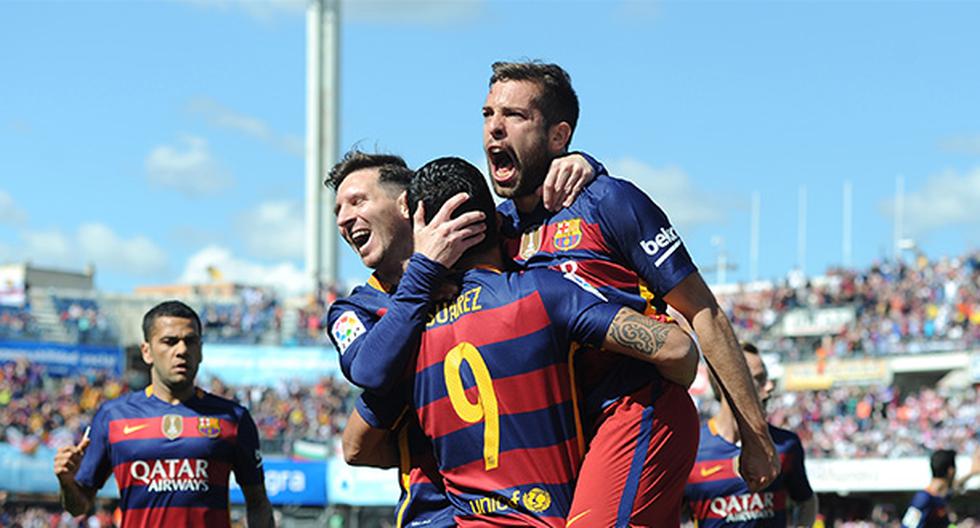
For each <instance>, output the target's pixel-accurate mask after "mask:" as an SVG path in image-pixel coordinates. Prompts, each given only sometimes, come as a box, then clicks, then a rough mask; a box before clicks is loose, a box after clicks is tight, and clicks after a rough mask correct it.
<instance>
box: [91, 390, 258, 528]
mask: <svg viewBox="0 0 980 528" xmlns="http://www.w3.org/2000/svg"><path fill="white" fill-rule="evenodd" d="M89 438H90V439H91V443H90V444H89V446H88V449H87V450H86V451H85V455H84V457H83V458H82V463H81V466H80V467H79V470H78V473H77V474H76V475H75V480H76V481H77V482H78V483H79V484H80V485H82V486H85V487H88V488H93V489H99V488H101V487H102V486H103V485H104V484H105V482H106V480H107V479H108V478H109V474H110V473H112V474H114V475H115V477H116V483H117V485H118V486H119V495H120V501H119V508H120V509H121V510H122V526H123V528H130V527H138V526H216V527H221V526H230V524H231V521H230V518H229V514H228V476H229V474H230V473H231V472H232V471H234V472H235V479H236V480H237V481H238V483H239V484H241V485H242V486H249V485H253V484H259V483H261V482H262V481H263V472H262V455H261V453H260V452H259V435H258V431H257V430H256V428H255V423H254V422H253V421H252V417H251V416H249V414H248V411H247V410H246V409H245V408H244V407H242V406H241V405H238V404H237V403H235V402H232V401H230V400H226V399H224V398H219V397H218V396H214V395H212V394H209V393H207V392H205V391H203V390H201V389H197V390H196V391H195V394H194V396H192V397H191V398H190V399H188V400H187V401H184V402H181V403H178V404H176V405H171V404H169V403H167V402H165V401H163V400H161V399H159V398H156V397H155V396H153V395H152V390H151V387H147V388H146V390H144V391H141V392H135V393H131V394H128V395H126V396H122V397H120V398H117V399H115V400H111V401H108V402H106V403H105V404H103V405H102V407H101V408H99V410H98V412H96V414H95V417H94V418H93V420H92V429H91V431H90V434H89Z"/></svg>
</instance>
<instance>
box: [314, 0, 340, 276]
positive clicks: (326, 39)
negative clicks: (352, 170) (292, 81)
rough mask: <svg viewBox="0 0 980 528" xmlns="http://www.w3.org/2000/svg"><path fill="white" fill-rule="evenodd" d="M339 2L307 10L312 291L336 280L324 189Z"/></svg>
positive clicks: (334, 136) (335, 95) (329, 203)
mask: <svg viewBox="0 0 980 528" xmlns="http://www.w3.org/2000/svg"><path fill="white" fill-rule="evenodd" d="M339 73H340V0H309V4H308V6H307V9H306V273H307V275H308V276H309V277H310V279H311V280H312V281H313V285H314V287H317V286H320V285H327V284H331V283H334V282H335V281H336V279H337V229H336V228H334V223H335V221H334V214H333V201H334V198H333V196H334V195H333V190H332V189H328V188H326V187H325V186H324V185H323V180H324V177H325V176H326V170H327V169H328V168H329V167H332V166H333V164H334V163H336V162H337V150H338V143H339V126H338V123H339V112H340V82H339V81H340V79H339Z"/></svg>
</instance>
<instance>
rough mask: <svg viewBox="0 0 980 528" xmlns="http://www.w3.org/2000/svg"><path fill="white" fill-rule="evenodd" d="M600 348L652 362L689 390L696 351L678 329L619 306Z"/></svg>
mask: <svg viewBox="0 0 980 528" xmlns="http://www.w3.org/2000/svg"><path fill="white" fill-rule="evenodd" d="M602 348H603V349H604V350H608V351H611V352H618V353H620V354H625V355H627V356H630V357H634V358H636V359H639V360H642V361H647V362H649V363H653V364H654V365H656V366H657V370H658V371H659V372H660V374H661V375H663V376H664V377H665V378H667V379H668V380H670V381H673V382H674V383H677V384H678V385H681V386H683V387H685V388H686V387H690V386H691V383H692V382H693V381H694V376H695V375H696V374H697V370H698V349H697V346H696V345H695V344H694V340H693V339H691V336H689V335H687V332H685V331H684V330H682V329H681V328H680V327H679V326H677V325H676V324H672V323H664V322H661V321H657V320H655V319H651V318H649V317H646V316H644V315H643V314H641V313H639V312H637V311H635V310H633V309H630V308H626V307H623V308H622V309H620V310H619V312H618V313H617V314H616V317H615V318H613V320H612V323H611V324H610V325H609V330H608V332H607V333H606V339H605V341H603V344H602Z"/></svg>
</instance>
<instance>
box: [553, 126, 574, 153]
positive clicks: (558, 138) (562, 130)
mask: <svg viewBox="0 0 980 528" xmlns="http://www.w3.org/2000/svg"><path fill="white" fill-rule="evenodd" d="M571 137H572V125H569V124H568V122H567V121H562V122H560V123H556V124H554V125H551V128H550V129H548V150H549V151H550V152H551V153H552V154H558V153H561V152H565V149H567V148H568V141H569V140H570V139H571Z"/></svg>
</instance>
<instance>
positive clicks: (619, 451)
mask: <svg viewBox="0 0 980 528" xmlns="http://www.w3.org/2000/svg"><path fill="white" fill-rule="evenodd" d="M483 116H484V125H483V142H484V150H485V153H486V156H487V161H488V167H489V171H490V177H491V181H492V183H493V187H494V190H495V191H496V192H497V194H498V195H499V196H501V197H504V198H507V199H508V200H507V201H505V202H504V204H502V206H501V207H500V211H501V212H502V213H503V214H504V216H505V218H506V220H505V224H504V235H505V236H506V237H508V238H511V239H512V240H513V243H512V244H511V245H510V254H511V256H513V257H514V258H515V259H517V260H518V261H519V262H521V263H523V264H524V265H526V266H529V267H532V268H533V267H537V266H550V267H555V268H559V269H562V270H564V271H565V272H566V273H571V274H573V275H575V276H577V277H580V278H581V279H582V280H583V281H587V282H588V283H589V284H591V285H592V286H594V287H596V288H598V289H599V291H601V292H602V294H603V295H605V296H606V297H607V298H608V299H609V300H610V301H613V302H619V303H622V304H626V305H631V306H635V307H637V308H641V307H645V308H642V309H643V310H644V311H645V312H646V313H647V314H648V315H651V316H658V317H664V315H665V313H666V308H667V305H670V306H672V307H674V308H675V309H676V310H677V311H678V312H680V313H681V314H682V315H683V316H684V317H685V318H686V319H687V320H688V321H689V322H690V323H691V325H692V327H693V329H694V330H695V332H696V333H697V335H698V341H699V342H700V344H701V347H702V350H703V352H704V354H705V357H706V359H707V360H708V362H709V365H710V366H711V367H712V368H713V369H715V370H716V372H717V373H718V375H719V377H720V380H721V385H722V389H723V391H724V392H725V394H726V396H727V397H730V398H732V401H733V402H734V408H733V411H734V414H735V418H736V422H737V423H738V426H739V429H740V431H741V437H742V442H743V449H742V454H741V464H740V471H741V473H742V475H743V477H744V478H745V479H746V481H747V482H748V483H749V486H750V488H751V489H761V488H764V487H766V486H768V485H769V484H770V483H771V482H772V479H773V478H774V477H775V476H776V474H777V471H778V459H777V458H776V452H775V449H774V447H773V444H772V439H771V438H770V437H769V432H768V429H767V427H766V422H765V418H764V416H763V414H762V409H761V407H760V405H759V402H758V398H757V397H756V395H755V391H754V390H753V388H752V382H751V378H750V376H749V372H748V369H747V367H746V365H745V361H744V359H743V358H742V354H741V353H740V352H739V350H738V343H737V341H736V340H735V336H734V333H733V332H732V329H731V326H730V324H729V322H728V319H727V318H726V316H725V314H724V312H722V310H721V309H720V308H719V307H718V304H717V302H716V300H715V298H714V296H713V294H712V293H711V291H710V290H709V289H708V288H707V286H706V285H705V283H704V281H703V280H702V278H701V275H700V274H699V273H698V272H697V269H696V268H695V266H694V264H693V262H692V261H691V259H690V256H689V255H688V253H687V251H686V249H685V248H684V245H683V243H682V242H681V240H680V237H679V235H678V234H677V231H676V230H675V229H674V228H673V227H672V226H671V225H670V223H669V221H668V220H667V217H666V215H664V213H663V211H661V209H660V208H659V207H657V205H656V204H654V203H653V202H652V201H651V200H650V199H649V198H648V197H647V196H646V195H645V194H644V193H643V192H642V191H640V190H639V189H638V188H636V187H635V186H633V185H632V184H630V183H628V182H625V181H623V180H619V179H615V178H611V177H609V176H608V175H605V174H600V175H599V176H598V177H597V178H596V179H595V180H594V181H592V183H590V184H588V185H587V186H586V187H585V189H584V190H583V191H582V193H581V194H580V195H579V196H578V198H576V199H575V200H574V202H573V203H572V204H571V205H570V206H569V207H567V208H565V209H563V210H561V211H560V212H558V213H555V214H551V213H549V212H548V211H547V210H545V209H544V208H543V207H541V198H540V196H539V195H538V194H537V193H536V192H535V189H536V188H537V187H538V186H540V185H541V182H542V181H543V179H544V176H545V172H546V170H547V167H548V163H549V162H550V161H551V160H552V159H554V158H555V157H556V156H561V155H563V154H564V153H565V152H567V148H568V144H569V142H570V140H571V137H572V133H573V132H574V129H575V125H576V122H577V120H578V99H577V96H576V95H575V92H574V90H573V89H572V86H571V82H570V79H569V77H568V74H567V73H566V72H565V71H564V70H562V69H561V68H560V67H559V66H557V65H553V64H541V63H496V64H494V65H493V75H492V77H491V79H490V91H489V94H488V95H487V99H486V103H485V105H484V107H483ZM587 357H589V360H588V361H584V362H582V363H581V364H579V365H577V366H576V368H577V370H578V371H579V373H580V374H581V375H582V376H583V378H582V381H583V385H584V386H585V390H586V398H587V401H588V406H587V407H588V408H589V409H590V411H592V412H593V414H594V416H595V423H596V425H595V429H594V435H593V437H592V439H591V443H590V446H589V457H587V459H586V460H585V463H584V465H583V469H582V474H581V476H580V481H579V483H580V484H579V489H580V491H581V492H577V493H576V503H575V504H574V505H573V507H572V517H571V518H570V519H569V521H570V522H569V524H570V525H571V524H573V523H574V522H578V523H579V525H586V526H626V525H627V524H629V523H635V524H640V525H657V526H670V525H676V524H677V522H678V518H679V513H680V504H681V498H682V494H683V488H684V482H685V481H686V477H687V474H688V472H689V471H690V467H691V465H692V464H693V462H694V456H695V445H696V434H697V426H696V425H694V426H693V427H690V426H689V424H691V423H692V421H691V419H690V417H689V416H680V415H677V416H675V417H674V418H676V419H677V420H678V421H677V422H674V423H671V422H670V421H669V420H667V419H662V417H661V413H662V409H665V408H672V407H674V406H676V405H685V404H687V405H689V402H686V403H685V400H686V399H688V398H689V397H688V395H687V394H686V393H684V391H681V390H676V389H672V390H660V389H661V386H660V384H659V382H657V381H656V380H657V379H658V375H657V373H656V371H655V370H654V369H652V368H649V367H644V366H643V365H642V364H639V365H638V364H636V362H634V361H632V360H629V359H621V358H616V359H615V360H614V361H610V356H608V355H604V354H601V353H592V354H590V355H589V356H587ZM650 380H654V381H653V382H651V381H650ZM668 389H670V388H668ZM692 412H693V411H692ZM693 423H694V424H696V418H695V419H694V421H693ZM610 478H612V479H614V480H616V482H615V483H614V485H611V486H610V485H598V484H596V483H600V482H602V483H608V482H609V479H610Z"/></svg>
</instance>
